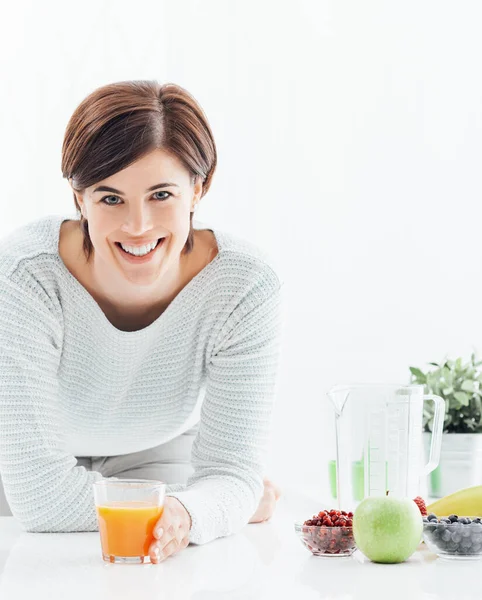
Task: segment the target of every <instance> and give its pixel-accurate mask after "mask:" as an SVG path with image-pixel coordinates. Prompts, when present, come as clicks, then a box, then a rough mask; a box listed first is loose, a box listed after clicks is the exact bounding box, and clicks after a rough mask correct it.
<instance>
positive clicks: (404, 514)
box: [353, 495, 423, 563]
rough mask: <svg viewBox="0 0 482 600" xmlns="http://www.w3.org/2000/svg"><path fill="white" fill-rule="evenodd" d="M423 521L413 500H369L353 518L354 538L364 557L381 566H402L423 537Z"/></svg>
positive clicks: (367, 499)
mask: <svg viewBox="0 0 482 600" xmlns="http://www.w3.org/2000/svg"><path fill="white" fill-rule="evenodd" d="M422 530H423V519H422V515H421V513H420V510H419V508H418V506H417V505H416V504H415V502H414V501H413V500H411V499H409V498H397V497H396V496H388V495H387V496H372V497H369V498H365V500H363V501H362V502H360V504H359V505H358V507H357V508H356V510H355V513H354V515H353V535H354V538H355V542H356V545H357V546H358V548H359V549H360V550H361V551H362V552H363V554H364V555H365V556H366V557H367V558H369V559H370V560H372V561H373V562H377V563H400V562H403V561H405V560H407V558H408V557H409V556H411V555H412V554H413V553H414V552H415V550H416V549H417V547H418V545H419V543H420V540H421V538H422Z"/></svg>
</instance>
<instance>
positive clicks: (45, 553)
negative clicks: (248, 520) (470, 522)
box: [0, 490, 482, 600]
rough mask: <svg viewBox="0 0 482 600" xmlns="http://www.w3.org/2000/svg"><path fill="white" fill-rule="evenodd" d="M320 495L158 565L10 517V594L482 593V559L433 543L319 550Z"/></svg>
mask: <svg viewBox="0 0 482 600" xmlns="http://www.w3.org/2000/svg"><path fill="white" fill-rule="evenodd" d="M321 508H322V506H321V507H320V502H318V501H315V500H314V499H313V498H309V497H306V496H302V495H300V494H298V493H296V492H289V491H286V490H284V493H283V495H282V497H281V498H280V500H279V501H278V503H277V508H276V512H275V514H274V515H273V517H272V518H271V520H270V521H268V522H265V523H256V524H249V525H247V526H246V527H245V528H244V529H243V530H242V531H241V532H240V533H238V534H236V535H232V536H229V537H225V538H220V539H217V540H214V541H213V542H210V543H208V544H205V545H203V546H193V545H191V546H188V547H187V548H186V549H184V550H182V551H181V552H180V553H179V554H176V555H174V556H171V557H169V558H168V559H166V560H165V561H164V562H162V563H160V564H157V565H150V564H146V565H116V564H110V563H106V562H105V561H103V560H102V557H101V552H100V538H99V534H98V533H97V532H92V533H53V534H51V533H44V534H39V533H26V532H24V531H23V530H22V529H21V527H20V526H19V525H18V523H17V521H16V520H15V519H14V518H13V517H0V598H1V600H17V599H18V600H20V599H24V598H35V600H43V599H47V598H48V599H49V600H52V599H53V600H56V599H60V598H62V600H64V599H67V600H75V599H77V598H78V599H82V600H91V599H97V598H98V599H102V600H110V599H112V600H123V599H124V598H125V599H127V598H128V599H129V600H134V599H136V600H137V599H142V600H155V599H157V598H159V599H161V598H162V599H163V600H184V599H188V598H189V599H191V598H192V599H193V600H194V599H195V600H217V599H222V600H228V599H236V600H254V599H261V598H263V599H269V600H275V599H276V600H284V599H285V598H290V599H293V600H305V599H306V600H313V599H319V598H326V599H330V598H337V599H340V600H350V599H352V598H357V599H366V600H368V599H370V600H377V599H380V600H398V599H400V600H402V599H403V600H423V599H426V600H436V599H438V598H447V599H449V598H450V600H453V599H454V598H457V600H464V599H469V598H477V599H479V600H480V599H481V598H482V583H481V574H482V561H470V562H459V561H447V560H443V559H440V558H438V557H437V556H436V555H435V554H431V553H430V552H429V551H428V550H427V549H426V547H425V546H424V545H421V546H420V548H419V550H418V551H417V552H416V553H415V554H414V555H413V556H412V557H411V558H410V559H409V560H408V561H407V562H405V563H401V564H397V565H379V564H375V563H372V562H370V561H368V560H367V559H366V558H365V557H364V556H363V555H362V554H361V552H359V551H357V552H355V554H354V555H353V556H351V557H349V558H325V557H317V556H313V555H312V554H311V553H310V552H309V551H308V550H306V549H305V548H304V546H303V545H302V544H301V542H300V540H299V539H297V537H296V535H295V532H294V526H293V522H294V521H295V520H301V521H303V520H306V519H308V518H310V517H311V516H312V515H313V514H315V513H317V512H319V510H321Z"/></svg>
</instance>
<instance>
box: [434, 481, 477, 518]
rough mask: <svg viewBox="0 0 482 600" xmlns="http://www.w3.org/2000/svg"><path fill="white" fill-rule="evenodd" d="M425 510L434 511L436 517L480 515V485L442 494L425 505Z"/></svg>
mask: <svg viewBox="0 0 482 600" xmlns="http://www.w3.org/2000/svg"><path fill="white" fill-rule="evenodd" d="M427 512H428V513H429V514H430V513H434V514H435V515H437V517H448V516H449V515H457V516H459V517H461V516H464V517H482V485H476V486H474V487H469V488H465V489H463V490H459V491H458V492H455V493H454V494H449V495H448V496H444V497H443V498H440V499H439V500H436V501H435V502H432V504H430V505H429V506H427Z"/></svg>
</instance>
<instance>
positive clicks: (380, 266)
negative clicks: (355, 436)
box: [0, 0, 482, 490]
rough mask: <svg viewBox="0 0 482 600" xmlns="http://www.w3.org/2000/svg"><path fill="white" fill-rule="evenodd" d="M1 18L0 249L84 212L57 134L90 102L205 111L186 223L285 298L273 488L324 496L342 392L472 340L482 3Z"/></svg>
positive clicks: (140, 4) (84, 11) (92, 6)
mask: <svg viewBox="0 0 482 600" xmlns="http://www.w3.org/2000/svg"><path fill="white" fill-rule="evenodd" d="M6 6H7V3H4V4H3V7H4V8H3V10H2V15H1V18H0V68H1V91H2V93H1V94H0V103H1V105H0V119H1V121H0V130H1V137H2V144H1V147H0V152H1V185H2V191H1V198H0V235H1V236H3V235H5V234H7V233H9V232H10V231H12V230H13V229H15V228H16V227H18V226H19V225H21V224H23V223H25V222H27V221H30V220H33V219H36V218H38V217H41V216H43V215H46V214H50V213H65V212H68V213H69V212H72V214H75V213H74V207H73V200H72V195H71V192H70V188H69V187H68V184H67V182H66V181H65V180H63V179H62V174H61V171H60V158H61V145H62V138H63V134H64V130H65V127H66V124H67V122H68V119H69V118H70V116H71V114H72V112H73V111H74V110H75V108H76V106H77V105H78V104H79V102H80V101H81V100H82V99H83V98H84V97H85V96H87V95H88V94H89V93H90V92H91V91H93V90H94V89H95V88H97V87H99V86H101V85H105V84H107V83H111V82H115V81H121V80H126V79H157V80H158V81H159V82H160V83H164V82H167V81H171V82H174V83H177V84H179V85H182V86H183V87H185V88H186V89H188V90H189V91H190V92H191V93H192V94H193V95H194V96H195V98H196V99H197V100H198V101H199V102H200V104H201V105H202V107H203V108H204V110H205V112H206V113H207V115H208V118H209V121H210V124H211V126H212V129H213V133H214V136H215V140H216V143H217V148H218V153H219V163H218V169H217V172H216V174H215V177H214V181H213V184H212V187H211V190H210V192H209V193H208V194H207V196H205V197H204V198H203V200H202V203H201V206H200V210H199V211H198V213H197V218H198V219H199V220H201V221H202V222H207V223H210V224H212V226H213V227H218V228H224V229H226V230H228V231H231V232H233V233H236V234H239V235H242V236H244V237H246V238H248V239H250V240H251V241H253V242H255V243H257V244H259V245H260V246H262V247H263V248H264V249H266V250H267V251H268V252H271V253H272V255H273V257H274V258H275V259H276V261H277V263H278V265H279V269H280V272H281V274H282V276H283V278H284V281H285V286H286V305H285V311H286V314H285V337H284V347H283V359H282V367H281V371H280V380H279V393H278V398H277V404H276V412H275V419H274V431H273V450H272V456H271V461H270V468H269V473H268V475H270V476H271V477H272V478H273V479H274V480H275V481H276V482H277V483H279V484H280V485H281V486H283V485H284V484H286V483H288V482H289V483H290V484H292V483H293V482H294V483H295V484H296V485H299V486H300V487H307V486H312V487H315V488H317V489H320V490H321V489H325V486H326V484H327V477H326V461H327V460H328V458H329V457H330V451H329V446H330V444H331V443H332V441H333V435H332V433H333V432H332V423H331V420H330V416H331V413H330V408H329V406H328V404H327V401H326V400H325V393H326V391H327V390H328V389H329V388H330V386H331V385H333V384H335V383H347V382H355V381H360V382H361V381H364V382H367V381H380V382H383V381H386V382H396V383H406V382H408V381H409V369H408V367H409V366H410V365H414V366H419V367H422V368H425V366H426V363H427V362H428V361H438V360H442V359H443V358H444V357H445V356H446V355H449V356H450V357H456V356H459V355H461V356H464V357H465V358H467V359H468V358H469V356H470V353H471V352H472V351H473V350H478V348H479V347H480V340H481V335H482V325H481V321H480V307H481V297H480V291H481V285H480V264H481V254H482V248H481V242H480V217H481V215H482V208H481V200H480V165H481V158H482V152H481V150H482V145H481V125H482V110H481V97H482V71H481V68H480V57H481V56H482V47H481V46H482V36H481V35H480V24H481V22H482V21H481V19H482V5H481V4H480V2H476V1H474V2H465V1H461V2H444V1H440V0H438V1H427V2H424V1H421V0H417V1H411V0H410V1H409V0H405V1H404V2H387V1H379V2H377V1H374V0H364V1H363V2H360V1H353V2H345V1H333V2H323V1H316V0H311V1H309V0H296V1H294V0H292V1H284V2H282V1H279V0H278V1H276V2H275V1H274V0H273V1H266V0H265V1H263V0H242V1H233V0H231V1H229V0H204V1H194V0H175V1H164V2H163V1H161V0H155V1H154V0H153V1H147V0H136V1H135V2H134V1H129V2H128V1H123V2H120V1H118V0H117V1H115V2H107V1H99V0H95V1H94V0H90V1H85V0H84V1H83V2H81V3H78V2H62V3H61V2H53V1H52V0H50V1H45V0H44V1H43V2H35V3H34V2H33V1H27V0H20V1H19V2H17V3H8V11H7V10H6Z"/></svg>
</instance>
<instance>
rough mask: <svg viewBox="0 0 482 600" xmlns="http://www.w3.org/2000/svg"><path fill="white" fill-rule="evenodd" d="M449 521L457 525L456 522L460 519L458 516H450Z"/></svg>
mask: <svg viewBox="0 0 482 600" xmlns="http://www.w3.org/2000/svg"><path fill="white" fill-rule="evenodd" d="M449 519H450V521H451V522H452V523H455V522H456V521H458V520H459V518H458V516H457V515H450V516H449Z"/></svg>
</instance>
